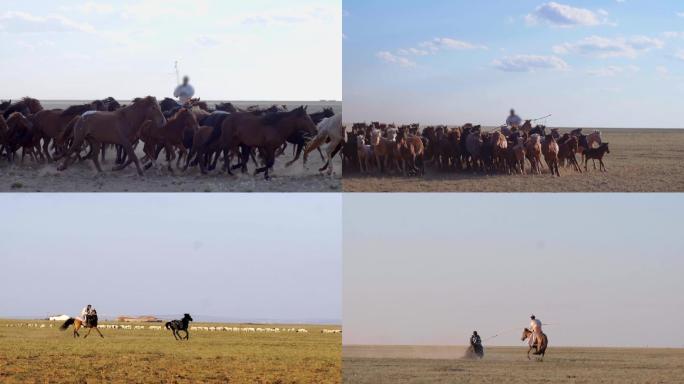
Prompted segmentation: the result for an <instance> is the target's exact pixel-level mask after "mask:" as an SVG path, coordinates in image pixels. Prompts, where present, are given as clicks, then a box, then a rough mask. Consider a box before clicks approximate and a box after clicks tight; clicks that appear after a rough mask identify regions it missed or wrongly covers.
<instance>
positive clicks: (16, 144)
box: [5, 112, 43, 163]
mask: <svg viewBox="0 0 684 384" xmlns="http://www.w3.org/2000/svg"><path fill="white" fill-rule="evenodd" d="M6 123H7V133H6V136H5V137H6V138H5V141H6V144H5V148H6V150H7V160H8V161H9V162H10V163H12V162H14V156H15V152H16V151H17V150H18V149H19V148H21V149H22V150H21V161H22V163H23V162H24V157H25V156H26V154H27V153H28V154H29V156H31V158H32V159H33V160H34V161H37V157H38V156H40V157H41V158H42V157H43V155H42V152H41V151H40V135H38V134H36V130H35V127H34V125H33V123H32V122H31V121H30V120H29V119H28V118H26V116H24V115H23V114H22V113H21V112H14V113H12V114H11V115H10V116H9V118H8V119H7V121H6Z"/></svg>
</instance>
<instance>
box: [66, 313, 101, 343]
mask: <svg viewBox="0 0 684 384" xmlns="http://www.w3.org/2000/svg"><path fill="white" fill-rule="evenodd" d="M85 320H86V321H85V323H84V322H83V321H81V319H75V318H73V317H70V318H68V319H67V321H65V322H64V324H62V325H61V326H60V327H59V329H60V330H61V331H66V330H67V328H69V326H70V325H72V324H73V325H74V338H76V337H81V335H80V334H79V333H78V330H79V329H81V327H84V328H88V333H86V335H85V336H83V338H84V339H85V338H87V337H88V335H90V331H92V330H93V329H94V330H95V331H96V332H97V333H98V334H99V335H100V337H101V338H103V339H104V335H102V332H100V330H99V329H98V328H97V311H96V310H94V309H93V310H92V311H91V314H90V315H87V316H86V319H85Z"/></svg>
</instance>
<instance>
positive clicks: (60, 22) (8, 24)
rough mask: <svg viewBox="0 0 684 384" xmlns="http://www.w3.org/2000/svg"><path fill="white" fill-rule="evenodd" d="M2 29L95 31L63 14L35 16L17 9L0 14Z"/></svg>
mask: <svg viewBox="0 0 684 384" xmlns="http://www.w3.org/2000/svg"><path fill="white" fill-rule="evenodd" d="M0 29H2V30H4V31H7V32H12V33H49V32H86V33H92V32H95V28H94V27H93V26H92V25H90V24H88V23H80V22H77V21H74V20H71V19H69V18H66V17H64V16H62V15H57V14H52V15H48V16H35V15H32V14H30V13H26V12H16V11H7V12H5V13H3V14H1V15H0Z"/></svg>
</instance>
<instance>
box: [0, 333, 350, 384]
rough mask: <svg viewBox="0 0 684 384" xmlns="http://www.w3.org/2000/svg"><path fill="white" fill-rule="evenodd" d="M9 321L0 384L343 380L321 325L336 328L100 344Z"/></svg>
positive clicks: (0, 350) (139, 337) (136, 336)
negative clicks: (300, 331) (322, 332)
mask: <svg viewBox="0 0 684 384" xmlns="http://www.w3.org/2000/svg"><path fill="white" fill-rule="evenodd" d="M13 323H14V324H16V323H19V322H17V321H4V320H3V321H0V382H1V383H264V384H266V383H282V384H286V383H339V382H340V380H341V378H340V376H341V342H342V340H341V335H339V334H321V330H322V329H323V328H338V327H332V326H325V327H324V326H319V325H287V326H280V327H297V328H300V327H301V328H306V329H307V330H308V331H309V333H305V334H303V333H232V332H204V331H196V332H193V331H191V333H190V340H189V341H183V342H179V341H176V340H174V338H173V336H172V335H171V332H170V331H166V330H161V331H157V330H147V329H146V330H110V329H103V330H102V333H103V334H104V336H105V338H104V339H101V338H100V337H99V336H97V335H96V333H95V332H92V333H91V334H90V336H89V337H88V338H87V339H83V338H80V339H74V338H72V336H71V329H69V330H67V331H65V332H61V331H59V330H58V329H57V328H26V327H22V328H16V327H7V325H8V324H13ZM36 323H39V324H47V322H36ZM193 325H197V326H201V325H203V324H201V323H199V324H194V323H193ZM204 325H212V326H213V325H216V324H204ZM226 326H229V325H226ZM243 326H244V325H243ZM249 326H250V327H253V326H254V325H249ZM269 327H279V326H278V325H269ZM81 335H82V336H83V335H84V333H81Z"/></svg>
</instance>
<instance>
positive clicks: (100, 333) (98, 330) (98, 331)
mask: <svg viewBox="0 0 684 384" xmlns="http://www.w3.org/2000/svg"><path fill="white" fill-rule="evenodd" d="M95 331H97V333H98V334H99V335H100V337H101V338H103V339H104V335H103V334H102V332H100V328H97V327H95Z"/></svg>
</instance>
